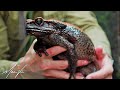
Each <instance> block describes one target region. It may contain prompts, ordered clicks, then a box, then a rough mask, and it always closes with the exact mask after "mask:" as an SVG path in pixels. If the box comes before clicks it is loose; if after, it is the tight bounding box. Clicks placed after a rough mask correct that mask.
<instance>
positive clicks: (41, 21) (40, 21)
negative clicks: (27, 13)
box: [35, 18, 43, 25]
mask: <svg viewBox="0 0 120 90" xmlns="http://www.w3.org/2000/svg"><path fill="white" fill-rule="evenodd" d="M35 23H36V24H38V25H42V24H43V19H42V18H36V19H35Z"/></svg>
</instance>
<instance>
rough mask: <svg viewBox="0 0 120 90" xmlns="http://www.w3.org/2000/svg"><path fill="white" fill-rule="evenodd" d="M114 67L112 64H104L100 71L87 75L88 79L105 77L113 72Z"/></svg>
mask: <svg viewBox="0 0 120 90" xmlns="http://www.w3.org/2000/svg"><path fill="white" fill-rule="evenodd" d="M112 72H113V71H112V68H111V67H110V66H104V67H103V68H102V69H100V70H99V71H97V72H95V73H92V74H90V75H88V76H87V77H86V79H104V78H105V77H107V76H108V75H110V74H111V73H112Z"/></svg>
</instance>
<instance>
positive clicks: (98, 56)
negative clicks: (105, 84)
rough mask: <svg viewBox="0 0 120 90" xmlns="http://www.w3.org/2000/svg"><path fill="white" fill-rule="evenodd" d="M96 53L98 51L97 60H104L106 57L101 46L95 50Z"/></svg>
mask: <svg viewBox="0 0 120 90" xmlns="http://www.w3.org/2000/svg"><path fill="white" fill-rule="evenodd" d="M95 51H96V56H97V59H98V60H102V59H103V57H104V53H103V48H102V47H101V46H99V47H97V48H96V49H95Z"/></svg>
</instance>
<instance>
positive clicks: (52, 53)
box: [47, 46, 66, 56]
mask: <svg viewBox="0 0 120 90" xmlns="http://www.w3.org/2000/svg"><path fill="white" fill-rule="evenodd" d="M64 51H66V49H64V48H63V47H60V46H53V47H51V48H49V49H47V53H48V54H49V55H50V56H55V55H58V54H60V53H62V52H64Z"/></svg>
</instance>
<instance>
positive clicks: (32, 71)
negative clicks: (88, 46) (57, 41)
mask: <svg viewBox="0 0 120 90" xmlns="http://www.w3.org/2000/svg"><path fill="white" fill-rule="evenodd" d="M18 16H19V14H18V11H0V78H7V79H45V78H52V79H55V78H59V79H67V78H68V77H69V73H67V72H65V71H64V69H65V68H67V66H68V62H67V61H63V60H62V61H60V60H58V61H54V60H53V59H52V57H53V56H55V55H57V54H59V53H62V52H64V51H66V49H64V48H62V47H60V46H54V47H51V48H49V49H47V53H48V54H49V56H45V55H44V54H42V57H39V56H38V55H37V54H36V53H35V51H34V49H33V46H34V44H35V42H36V39H35V38H33V37H29V36H27V37H25V38H23V37H22V36H20V35H19V30H18V25H19V22H18V20H19V19H18ZM24 16H25V17H26V18H32V19H34V18H36V17H43V18H45V19H57V20H60V21H63V22H68V23H71V24H73V25H76V26H78V27H80V28H81V30H83V32H85V33H86V34H87V35H88V36H89V37H90V38H91V40H92V42H93V43H94V46H95V48H96V49H95V50H96V54H97V57H98V60H97V62H98V64H99V67H100V70H98V71H96V72H94V73H91V74H90V75H88V76H87V77H86V79H112V73H113V70H114V69H113V60H112V58H111V49H110V44H109V41H108V39H107V36H106V34H105V32H104V31H103V29H102V28H101V27H100V25H99V24H98V22H97V19H96V17H95V14H94V13H93V12H91V11H31V12H30V11H25V12H24ZM24 40H25V42H24ZM31 43H32V44H31ZM87 64H88V62H87V60H79V61H78V62H77V66H84V65H87ZM76 78H77V79H83V78H84V77H83V76H82V74H81V73H76Z"/></svg>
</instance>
